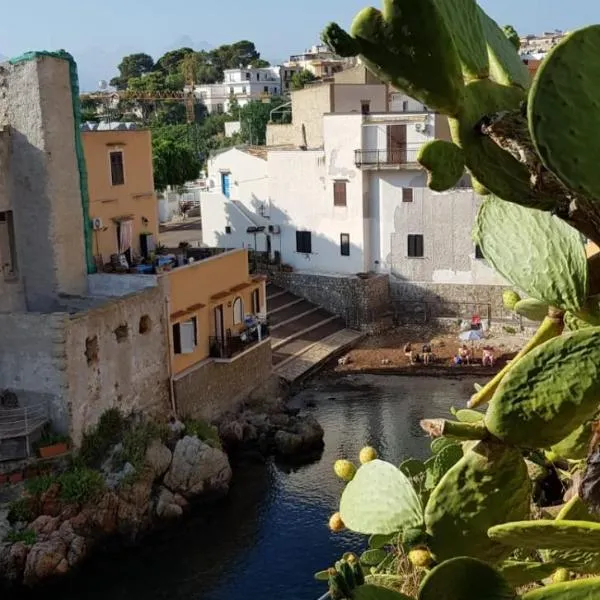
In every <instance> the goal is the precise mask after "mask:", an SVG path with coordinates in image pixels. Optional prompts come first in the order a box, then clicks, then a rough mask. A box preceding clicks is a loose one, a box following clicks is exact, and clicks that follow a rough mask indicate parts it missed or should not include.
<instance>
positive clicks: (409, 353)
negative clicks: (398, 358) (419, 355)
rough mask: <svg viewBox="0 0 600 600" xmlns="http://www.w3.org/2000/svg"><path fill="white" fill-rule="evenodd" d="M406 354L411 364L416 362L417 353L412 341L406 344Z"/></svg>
mask: <svg viewBox="0 0 600 600" xmlns="http://www.w3.org/2000/svg"><path fill="white" fill-rule="evenodd" d="M404 356H406V358H408V362H409V363H410V364H411V365H414V364H415V358H416V357H415V353H414V352H413V349H412V344H411V343H410V342H408V343H407V344H406V345H405V346H404Z"/></svg>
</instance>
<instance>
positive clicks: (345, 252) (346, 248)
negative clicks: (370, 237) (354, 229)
mask: <svg viewBox="0 0 600 600" xmlns="http://www.w3.org/2000/svg"><path fill="white" fill-rule="evenodd" d="M340 254H341V255H342V256H350V234H349V233H341V234H340Z"/></svg>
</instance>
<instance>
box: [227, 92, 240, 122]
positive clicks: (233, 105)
mask: <svg viewBox="0 0 600 600" xmlns="http://www.w3.org/2000/svg"><path fill="white" fill-rule="evenodd" d="M229 114H230V115H231V116H232V117H233V118H234V119H239V117H240V103H239V102H238V99H237V98H236V97H235V95H234V94H230V96H229Z"/></svg>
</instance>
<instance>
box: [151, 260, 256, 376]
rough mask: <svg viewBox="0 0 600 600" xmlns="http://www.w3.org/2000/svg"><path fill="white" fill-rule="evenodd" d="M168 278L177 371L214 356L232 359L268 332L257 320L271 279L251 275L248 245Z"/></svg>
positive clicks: (177, 271) (173, 364)
mask: <svg viewBox="0 0 600 600" xmlns="http://www.w3.org/2000/svg"><path fill="white" fill-rule="evenodd" d="M163 277H168V281H169V285H168V290H169V291H168V294H169V318H170V326H171V356H172V371H173V375H177V374H179V373H181V372H183V371H185V370H186V369H189V368H190V367H192V366H193V365H196V364H198V363H200V362H202V361H205V360H207V359H209V358H212V359H222V360H231V359H233V358H235V356H236V355H239V354H241V353H243V352H244V351H245V350H246V349H249V348H251V347H252V346H253V345H255V343H256V342H259V341H260V340H261V339H263V338H264V337H266V331H265V329H264V328H260V326H259V325H256V324H253V323H252V317H256V316H257V315H259V314H263V313H265V312H266V292H265V281H264V277H261V276H258V277H251V276H250V275H249V273H248V251H247V250H245V249H240V250H232V251H230V252H225V253H222V254H217V255H215V256H212V257H210V258H206V259H204V260H201V261H199V262H194V263H192V264H189V265H187V266H184V267H179V268H177V269H175V270H173V271H169V272H168V273H165V274H164V275H163ZM248 317H250V319H249V320H248ZM259 330H260V331H259Z"/></svg>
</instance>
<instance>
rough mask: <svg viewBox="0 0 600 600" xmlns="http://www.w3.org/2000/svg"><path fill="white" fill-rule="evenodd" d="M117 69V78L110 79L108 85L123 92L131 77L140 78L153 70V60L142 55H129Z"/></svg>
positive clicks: (146, 55)
mask: <svg viewBox="0 0 600 600" xmlns="http://www.w3.org/2000/svg"><path fill="white" fill-rule="evenodd" d="M118 69H119V76H118V77H114V78H113V79H111V81H110V85H112V86H114V87H116V88H117V89H118V90H124V89H126V88H127V84H128V83H129V80H130V79H131V78H132V77H141V76H142V75H143V74H144V73H149V72H150V71H152V69H154V59H153V58H152V57H151V56H149V55H148V54H144V53H138V54H130V55H129V56H125V57H124V58H123V60H122V61H121V63H120V64H119V66H118Z"/></svg>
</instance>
